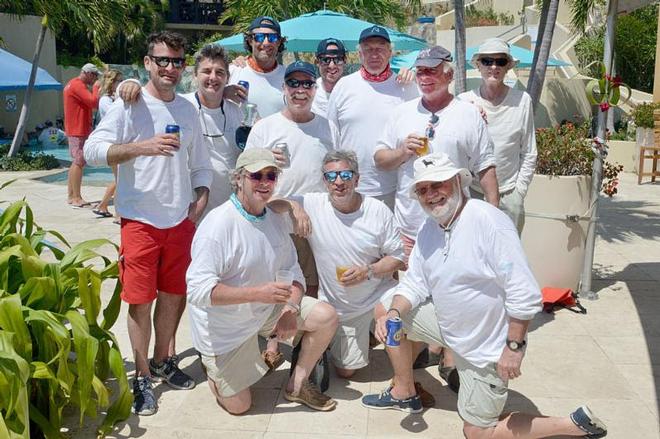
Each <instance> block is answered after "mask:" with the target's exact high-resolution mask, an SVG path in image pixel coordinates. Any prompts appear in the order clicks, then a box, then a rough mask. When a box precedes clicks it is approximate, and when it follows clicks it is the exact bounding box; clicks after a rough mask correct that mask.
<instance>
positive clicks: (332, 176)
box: [323, 169, 353, 183]
mask: <svg viewBox="0 0 660 439" xmlns="http://www.w3.org/2000/svg"><path fill="white" fill-rule="evenodd" d="M337 177H339V178H341V181H349V180H352V179H353V171H351V170H350V169H346V170H345V171H328V172H324V173H323V178H325V179H326V180H327V181H329V182H330V183H334V182H335V180H337Z"/></svg>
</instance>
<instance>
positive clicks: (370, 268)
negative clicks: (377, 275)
mask: <svg viewBox="0 0 660 439" xmlns="http://www.w3.org/2000/svg"><path fill="white" fill-rule="evenodd" d="M372 277H374V266H373V265H371V264H369V265H367V280H371V278H372Z"/></svg>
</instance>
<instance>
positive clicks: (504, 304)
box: [362, 153, 607, 439]
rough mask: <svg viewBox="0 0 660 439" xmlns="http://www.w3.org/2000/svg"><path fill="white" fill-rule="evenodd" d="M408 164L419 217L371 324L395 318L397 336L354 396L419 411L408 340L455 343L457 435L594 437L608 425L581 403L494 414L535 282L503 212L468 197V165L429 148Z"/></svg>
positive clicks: (534, 298) (535, 304) (514, 369)
mask: <svg viewBox="0 0 660 439" xmlns="http://www.w3.org/2000/svg"><path fill="white" fill-rule="evenodd" d="M414 171H415V174H414V175H415V178H414V180H413V182H412V185H411V186H410V189H409V191H410V196H411V197H413V198H416V199H417V200H418V201H419V203H420V205H421V206H422V208H423V209H424V211H425V212H426V214H427V215H428V217H427V219H426V221H425V222H424V224H423V225H422V227H421V229H420V230H419V233H418V234H417V242H416V244H415V247H414V248H413V251H412V254H411V256H410V264H409V268H408V271H406V273H405V275H404V277H403V279H402V281H401V283H399V285H398V286H397V287H396V288H395V289H394V290H392V291H391V292H390V293H388V294H386V295H385V296H384V298H383V299H382V301H381V304H380V307H377V311H376V313H377V315H379V317H378V320H377V322H376V328H375V335H376V338H378V339H379V340H381V341H383V342H385V340H386V338H387V328H386V322H387V320H388V319H391V318H397V317H398V318H400V319H401V320H402V321H403V331H404V333H405V334H406V335H405V336H404V337H402V339H401V342H400V343H401V344H400V345H399V346H396V347H389V346H386V350H387V354H388V356H389V357H390V361H391V362H392V366H393V368H394V385H393V386H390V387H389V388H388V389H386V390H385V391H383V392H382V393H381V394H376V395H367V396H365V397H364V398H363V399H362V404H363V405H364V406H366V407H369V408H374V409H395V410H401V411H405V412H410V413H417V412H420V411H421V410H422V405H421V401H420V398H419V396H418V395H417V394H416V391H415V387H414V381H413V371H412V367H411V364H410V363H411V361H410V358H411V342H410V340H416V341H422V342H425V343H431V344H439V345H444V346H448V347H449V348H451V349H452V351H453V352H454V356H455V361H456V367H457V369H458V374H459V376H460V381H461V386H460V390H459V392H458V414H459V416H460V417H461V418H462V419H463V421H464V424H463V433H464V434H465V437H466V438H468V439H473V438H477V439H481V438H489V439H490V438H514V437H515V438H521V437H525V438H540V437H546V436H555V435H567V436H587V437H603V436H604V435H605V434H606V432H607V428H606V427H605V425H604V424H603V423H602V422H601V421H599V420H598V419H597V418H596V417H595V416H594V415H593V414H592V413H591V411H590V410H589V408H588V407H586V406H582V407H580V408H578V409H577V410H575V411H574V412H573V413H571V415H570V417H568V416H567V417H563V418H556V417H543V416H534V415H528V414H523V413H513V414H510V415H508V416H506V417H504V418H503V419H501V420H500V415H501V414H502V410H503V409H504V404H505V403H506V399H507V393H508V389H507V388H508V383H509V380H512V379H515V378H517V377H519V376H520V374H521V369H520V367H521V364H522V360H523V357H524V355H525V346H526V344H527V340H526V339H527V328H528V326H529V323H530V321H531V319H532V318H533V317H534V315H535V314H536V313H537V312H539V311H540V310H541V292H540V288H539V286H538V284H537V283H536V281H535V280H534V276H533V275H532V272H531V270H530V269H529V266H528V265H527V260H526V258H525V254H524V252H523V250H522V246H521V244H520V239H519V238H518V234H517V232H516V229H515V228H514V227H513V224H512V223H511V221H510V220H509V218H508V217H507V216H506V215H505V214H504V213H503V212H502V211H500V210H499V209H497V208H495V207H494V206H492V205H490V204H488V203H485V202H484V201H481V200H475V199H470V198H468V196H467V194H466V191H467V188H468V186H469V185H470V182H471V180H472V177H471V175H470V172H469V171H468V170H467V169H465V168H459V167H457V166H456V165H454V163H453V162H452V161H451V160H450V158H449V156H448V155H447V154H444V153H435V154H429V155H427V156H424V157H420V158H418V159H417V160H415V164H414ZM466 261H469V263H466ZM385 310H387V311H385Z"/></svg>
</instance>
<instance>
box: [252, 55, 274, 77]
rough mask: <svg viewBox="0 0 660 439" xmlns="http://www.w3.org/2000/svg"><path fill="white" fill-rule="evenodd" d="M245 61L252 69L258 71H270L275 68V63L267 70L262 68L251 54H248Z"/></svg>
mask: <svg viewBox="0 0 660 439" xmlns="http://www.w3.org/2000/svg"><path fill="white" fill-rule="evenodd" d="M247 63H248V65H249V66H250V68H251V69H252V70H254V71H255V72H259V73H270V72H272V71H273V70H275V69H276V68H277V63H275V64H274V65H273V68H272V69H268V70H266V69H262V68H261V67H259V64H257V62H256V61H255V60H254V58H252V57H251V56H248V59H247Z"/></svg>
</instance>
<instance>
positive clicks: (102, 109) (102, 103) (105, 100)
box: [99, 95, 115, 120]
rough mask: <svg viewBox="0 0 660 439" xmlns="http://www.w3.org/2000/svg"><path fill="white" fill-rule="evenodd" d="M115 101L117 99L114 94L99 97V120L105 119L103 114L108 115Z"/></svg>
mask: <svg viewBox="0 0 660 439" xmlns="http://www.w3.org/2000/svg"><path fill="white" fill-rule="evenodd" d="M114 102H115V99H114V98H113V97H112V96H108V95H103V96H101V98H100V99H99V120H101V119H103V116H105V115H106V113H107V112H108V110H109V109H110V107H111V106H112V104H113V103H114Z"/></svg>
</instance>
